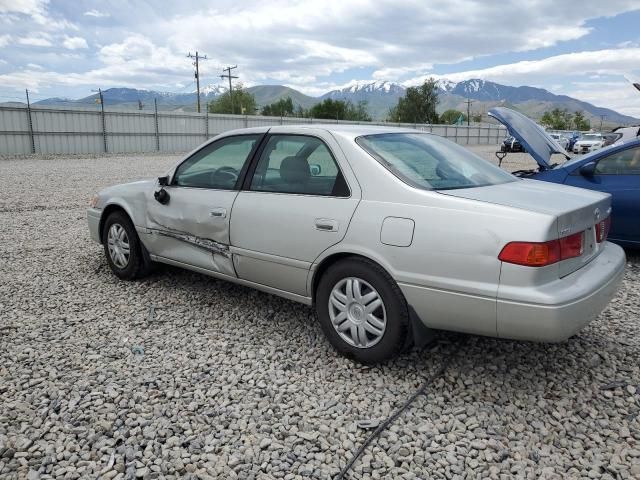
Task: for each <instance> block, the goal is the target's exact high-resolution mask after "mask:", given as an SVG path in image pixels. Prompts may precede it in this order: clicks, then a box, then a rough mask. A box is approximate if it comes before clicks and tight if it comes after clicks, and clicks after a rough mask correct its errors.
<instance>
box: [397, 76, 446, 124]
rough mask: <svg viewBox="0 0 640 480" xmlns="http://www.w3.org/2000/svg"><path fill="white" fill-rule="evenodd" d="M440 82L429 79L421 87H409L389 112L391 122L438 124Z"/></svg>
mask: <svg viewBox="0 0 640 480" xmlns="http://www.w3.org/2000/svg"><path fill="white" fill-rule="evenodd" d="M437 105H438V82H437V80H436V79H434V78H429V79H428V80H425V82H424V83H423V84H422V85H420V86H419V87H409V88H407V91H406V92H405V95H404V97H401V98H400V99H398V104H397V105H396V106H395V107H393V108H392V109H391V110H390V111H389V120H391V121H392V122H403V123H437V122H438V114H437V113H436V106H437Z"/></svg>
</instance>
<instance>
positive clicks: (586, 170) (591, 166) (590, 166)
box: [580, 162, 596, 177]
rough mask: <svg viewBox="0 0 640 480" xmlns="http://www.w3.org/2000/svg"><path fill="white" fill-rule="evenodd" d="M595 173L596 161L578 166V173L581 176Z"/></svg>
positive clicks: (591, 175)
mask: <svg viewBox="0 0 640 480" xmlns="http://www.w3.org/2000/svg"><path fill="white" fill-rule="evenodd" d="M595 173H596V162H589V163H585V164H584V165H582V166H581V167H580V175H582V176H583V177H593V176H594V175H595Z"/></svg>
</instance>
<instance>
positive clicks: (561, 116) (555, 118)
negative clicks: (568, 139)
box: [540, 107, 573, 130]
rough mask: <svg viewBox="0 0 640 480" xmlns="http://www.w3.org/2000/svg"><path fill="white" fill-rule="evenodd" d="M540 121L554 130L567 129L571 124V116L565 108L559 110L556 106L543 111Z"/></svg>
mask: <svg viewBox="0 0 640 480" xmlns="http://www.w3.org/2000/svg"><path fill="white" fill-rule="evenodd" d="M540 123H541V124H542V125H545V126H547V127H551V128H553V129H554V130H569V129H570V128H571V126H572V124H573V118H572V116H571V114H570V113H569V112H568V110H567V109H566V108H565V109H563V110H560V109H559V108H558V107H556V108H554V109H553V110H551V111H550V112H544V115H542V118H541V119H540Z"/></svg>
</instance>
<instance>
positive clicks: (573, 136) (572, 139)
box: [566, 132, 581, 152]
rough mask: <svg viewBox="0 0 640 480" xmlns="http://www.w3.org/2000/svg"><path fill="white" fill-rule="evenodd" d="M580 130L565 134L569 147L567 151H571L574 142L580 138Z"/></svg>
mask: <svg viewBox="0 0 640 480" xmlns="http://www.w3.org/2000/svg"><path fill="white" fill-rule="evenodd" d="M580 136H581V134H580V132H571V133H569V134H567V138H568V139H569V147H568V148H567V149H566V150H567V151H568V152H573V146H574V145H575V144H576V142H577V141H578V140H580Z"/></svg>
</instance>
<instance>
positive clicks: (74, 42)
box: [62, 35, 89, 50]
mask: <svg viewBox="0 0 640 480" xmlns="http://www.w3.org/2000/svg"><path fill="white" fill-rule="evenodd" d="M62 45H63V46H64V48H67V49H69V50H77V49H79V48H89V45H87V41H86V40H85V39H84V38H82V37H68V36H66V35H65V36H64V40H63V41H62Z"/></svg>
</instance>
